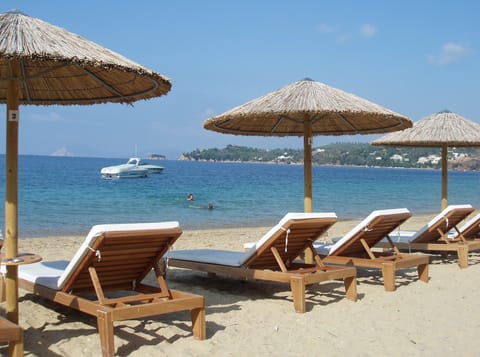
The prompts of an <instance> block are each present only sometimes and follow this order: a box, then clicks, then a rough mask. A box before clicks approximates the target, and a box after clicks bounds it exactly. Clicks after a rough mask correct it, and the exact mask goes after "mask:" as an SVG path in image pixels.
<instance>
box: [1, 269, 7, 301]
mask: <svg viewBox="0 0 480 357" xmlns="http://www.w3.org/2000/svg"><path fill="white" fill-rule="evenodd" d="M5 300H6V295H5V279H4V278H3V274H0V302H4V301H5Z"/></svg>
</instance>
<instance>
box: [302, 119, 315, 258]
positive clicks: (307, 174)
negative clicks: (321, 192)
mask: <svg viewBox="0 0 480 357" xmlns="http://www.w3.org/2000/svg"><path fill="white" fill-rule="evenodd" d="M303 179H304V199H303V207H304V211H305V212H312V123H311V122H310V121H306V122H305V129H304V135H303ZM305 262H306V263H308V264H312V263H313V254H312V252H311V251H310V250H308V249H307V250H306V251H305Z"/></svg>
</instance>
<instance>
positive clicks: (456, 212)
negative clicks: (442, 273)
mask: <svg viewBox="0 0 480 357" xmlns="http://www.w3.org/2000/svg"><path fill="white" fill-rule="evenodd" d="M474 211H475V209H474V208H473V207H472V206H471V205H451V206H448V207H447V208H445V209H444V210H443V211H442V212H441V213H439V214H438V215H437V216H435V217H434V218H432V220H431V221H430V222H429V223H427V224H426V225H425V226H423V227H422V228H421V229H420V230H418V231H417V232H416V233H415V234H414V235H413V236H411V237H409V238H402V236H401V233H400V236H399V238H398V239H397V240H395V239H392V240H393V243H394V244H395V246H396V247H397V248H398V249H399V250H403V251H422V252H427V253H428V252H432V253H433V252H435V253H438V252H456V253H457V255H458V265H459V266H460V268H467V267H468V254H469V252H471V251H474V250H478V249H480V240H478V239H466V238H465V236H464V233H463V232H462V231H461V230H459V229H458V228H457V227H458V225H459V224H460V223H461V222H462V221H463V220H464V219H466V218H467V217H468V216H469V215H470V214H471V213H472V212H474ZM452 230H453V231H455V232H456V236H455V237H454V238H450V237H449V236H448V233H449V232H450V231H452ZM386 245H387V243H385V242H380V243H379V244H377V246H378V247H385V246H386Z"/></svg>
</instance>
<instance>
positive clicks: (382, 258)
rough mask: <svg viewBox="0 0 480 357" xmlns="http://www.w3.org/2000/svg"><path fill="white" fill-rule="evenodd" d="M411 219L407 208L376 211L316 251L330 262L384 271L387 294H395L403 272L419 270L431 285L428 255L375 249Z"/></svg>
mask: <svg viewBox="0 0 480 357" xmlns="http://www.w3.org/2000/svg"><path fill="white" fill-rule="evenodd" d="M409 217H411V213H410V212H409V211H408V210H407V209H405V208H400V209H390V210H378V211H373V212H372V213H371V214H370V215H369V216H368V217H366V218H365V219H364V220H363V221H362V222H360V223H359V224H358V225H357V226H356V227H354V228H353V229H352V230H351V231H350V232H348V233H347V234H345V236H343V237H342V238H341V239H339V240H338V241H337V242H336V243H335V244H330V245H328V244H317V245H316V246H315V248H316V250H317V253H319V254H320V256H322V258H323V261H324V262H326V263H331V264H340V265H347V266H357V267H364V268H375V269H381V271H382V277H383V285H384V288H385V290H386V291H395V289H396V287H395V275H396V272H397V270H399V269H404V268H410V267H416V268H417V272H418V278H419V279H420V280H421V281H424V282H428V262H429V258H428V256H425V255H420V254H400V252H399V251H398V250H396V249H395V247H394V246H393V245H391V246H389V247H388V248H390V251H388V252H387V251H382V252H378V251H375V250H374V249H372V248H373V247H374V246H375V245H376V244H377V243H378V242H380V241H381V240H382V239H384V238H385V237H388V236H389V235H390V234H391V233H392V231H394V230H395V229H396V228H397V227H399V226H400V225H401V224H402V223H403V222H405V221H406V220H407V219H408V218H409Z"/></svg>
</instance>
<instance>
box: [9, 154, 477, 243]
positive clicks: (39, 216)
mask: <svg viewBox="0 0 480 357" xmlns="http://www.w3.org/2000/svg"><path fill="white" fill-rule="evenodd" d="M126 161H127V158H126V159H104V158H65V157H49V156H20V159H19V236H20V237H35V236H57V235H70V234H80V235H84V234H86V233H87V232H88V231H89V229H90V227H91V226H92V225H95V224H102V223H127V222H151V221H168V220H175V221H179V222H180V224H181V226H182V227H183V228H184V229H197V228H221V227H239V226H263V225H265V226H271V225H273V224H275V223H276V222H277V221H278V220H279V219H280V218H281V217H282V216H283V215H284V214H285V213H287V212H295V211H297V212H301V211H303V166H296V165H268V164H241V163H210V162H187V161H169V160H166V161H157V162H154V163H156V164H160V165H162V166H164V167H165V170H164V172H163V173H162V174H160V175H153V176H150V177H148V178H144V179H125V180H104V179H102V178H101V177H100V169H101V168H102V167H104V166H109V165H116V164H120V163H124V162H126ZM0 166H1V167H0V169H1V170H2V173H3V174H2V175H1V176H0V180H1V182H0V192H1V194H2V197H5V174H4V172H5V157H4V155H2V156H0ZM478 187H480V173H477V172H450V173H449V203H451V204H463V203H470V204H472V205H474V206H475V207H480V194H479V190H478ZM189 193H193V194H194V196H195V201H193V202H189V201H187V200H186V197H187V195H188V194H189ZM440 197H441V173H440V171H439V170H413V169H412V170H410V169H384V168H358V167H314V168H313V208H314V211H333V212H336V213H337V215H338V217H339V219H350V218H354V219H361V218H363V217H365V216H366V215H367V214H368V213H369V212H371V211H372V210H374V209H388V208H400V207H406V208H408V209H410V210H411V211H412V213H413V214H415V213H418V214H421V213H434V212H438V211H439V209H440ZM208 203H212V204H213V205H214V209H213V210H208V209H207V208H206V207H207V205H208ZM1 211H2V212H1V213H0V214H1V216H0V218H1V223H0V224H1V227H3V226H4V216H5V215H4V205H3V204H2V205H1Z"/></svg>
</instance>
